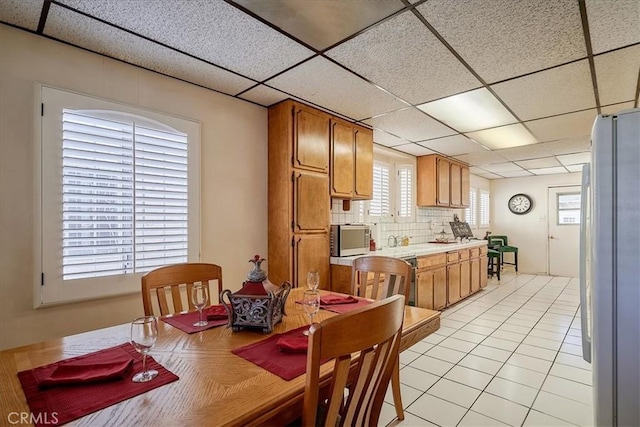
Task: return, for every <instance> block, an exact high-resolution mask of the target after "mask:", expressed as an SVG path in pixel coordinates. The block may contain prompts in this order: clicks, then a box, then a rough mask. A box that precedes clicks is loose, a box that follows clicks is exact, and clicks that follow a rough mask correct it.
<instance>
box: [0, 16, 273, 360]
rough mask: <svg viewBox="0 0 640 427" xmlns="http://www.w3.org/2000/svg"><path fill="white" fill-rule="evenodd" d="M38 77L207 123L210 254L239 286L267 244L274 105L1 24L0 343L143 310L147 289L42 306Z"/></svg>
mask: <svg viewBox="0 0 640 427" xmlns="http://www.w3.org/2000/svg"><path fill="white" fill-rule="evenodd" d="M37 82H40V83H46V84H47V85H51V86H54V87H59V88H61V89H67V90H72V91H76V92H80V93H85V94H89V95H94V96H98V97H103V98H106V99H110V100H115V101H118V102H122V103H127V104H131V105H136V106H141V107H144V108H148V109H152V110H156V111H160V112H164V113H168V114H173V115H177V116H181V117H187V118H191V119H195V120H198V121H200V122H201V132H202V137H201V140H202V154H201V156H202V159H201V160H202V164H201V169H202V184H201V185H202V202H201V206H202V212H201V221H202V226H201V230H202V231H201V233H202V243H201V248H202V256H201V259H202V260H203V261H204V262H213V263H216V264H220V265H221V266H222V268H223V274H224V285H225V288H229V289H232V290H235V289H238V288H239V287H240V285H241V283H242V281H243V280H244V279H245V278H246V274H247V272H248V271H249V267H250V266H249V263H248V260H249V259H250V258H252V257H253V255H254V254H256V253H258V254H263V255H264V254H266V253H267V216H266V213H265V212H266V208H267V110H266V109H265V108H262V107H258V106H255V105H253V104H250V103H248V102H244V101H241V100H238V99H235V98H232V97H228V96H225V95H221V94H219V93H216V92H213V91H209V90H206V89H202V88H200V87H197V86H193V85H189V84H187V83H184V82H180V81H178V80H174V79H171V78H168V77H164V76H161V75H159V74H156V73H152V72H149V71H146V70H142V69H139V68H136V67H133V66H130V65H127V64H123V63H121V62H118V61H114V60H111V59H108V58H104V57H102V56H100V55H96V54H92V53H89V52H85V51H83V50H80V49H76V48H73V47H70V46H67V45H64V44H62V43H57V42H54V41H51V40H48V39H46V38H43V37H37V36H34V35H32V34H30V33H27V32H23V31H20V30H17V29H14V28H11V27H8V26H5V25H1V24H0V203H1V204H0V349H3V348H10V347H14V346H18V345H22V344H27V343H31V342H37V341H42V340H45V339H49V338H53V337H60V336H64V335H69V334H73V333H77V332H81V331H85V330H90V329H96V328H100V327H105V326H108V325H115V324H120V323H124V322H128V321H130V320H131V319H132V318H134V317H136V316H138V315H141V314H142V301H141V298H140V295H139V294H135V295H128V296H121V297H116V298H109V299H102V300H94V301H88V302H82V303H74V304H67V305H62V306H57V307H50V308H42V309H38V310H35V309H33V278H34V276H35V273H36V271H35V269H36V268H35V266H36V264H37V252H36V249H35V244H34V232H35V230H36V228H35V227H36V225H35V223H34V221H35V219H34V218H35V200H36V194H35V183H34V180H35V176H36V169H35V168H36V165H35V162H34V150H35V149H36V147H37V141H34V128H35V126H36V122H37V115H36V111H37V108H39V107H37V104H36V101H35V99H36V98H35V93H36V83H37ZM263 213H264V214H263ZM267 268H268V263H267ZM122 338H123V341H124V340H126V339H127V338H126V337H122Z"/></svg>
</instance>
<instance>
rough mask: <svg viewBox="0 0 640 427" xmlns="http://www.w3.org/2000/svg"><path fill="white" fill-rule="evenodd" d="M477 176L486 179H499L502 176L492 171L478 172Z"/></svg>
mask: <svg viewBox="0 0 640 427" xmlns="http://www.w3.org/2000/svg"><path fill="white" fill-rule="evenodd" d="M478 176H480V177H482V178H486V179H500V178H502V177H501V176H500V175H496V174H493V173H479V174H478Z"/></svg>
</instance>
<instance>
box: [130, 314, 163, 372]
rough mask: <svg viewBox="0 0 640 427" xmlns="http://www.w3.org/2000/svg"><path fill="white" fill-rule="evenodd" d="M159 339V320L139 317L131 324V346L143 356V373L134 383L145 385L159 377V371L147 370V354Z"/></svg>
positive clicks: (151, 317)
mask: <svg viewBox="0 0 640 427" xmlns="http://www.w3.org/2000/svg"><path fill="white" fill-rule="evenodd" d="M157 339H158V318H157V317H155V316H145V317H138V318H137V319H134V320H133V321H132V322H131V344H132V345H133V347H134V348H135V349H136V350H137V351H138V353H141V354H142V372H138V373H137V374H135V375H134V376H133V378H132V381H133V382H136V383H144V382H147V381H151V380H152V379H154V378H155V377H157V376H158V371H156V370H154V369H152V370H147V353H149V350H151V347H153V346H154V345H156V340H157Z"/></svg>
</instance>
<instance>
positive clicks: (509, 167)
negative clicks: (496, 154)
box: [482, 162, 522, 175]
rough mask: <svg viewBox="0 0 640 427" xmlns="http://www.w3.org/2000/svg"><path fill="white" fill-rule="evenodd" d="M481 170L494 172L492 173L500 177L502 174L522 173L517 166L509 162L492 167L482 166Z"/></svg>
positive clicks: (495, 164)
mask: <svg viewBox="0 0 640 427" xmlns="http://www.w3.org/2000/svg"><path fill="white" fill-rule="evenodd" d="M482 169H484V170H486V171H489V172H494V173H499V174H500V175H502V172H518V171H522V168H521V167H520V166H518V165H516V164H515V163H511V162H507V163H494V164H492V165H484V166H482Z"/></svg>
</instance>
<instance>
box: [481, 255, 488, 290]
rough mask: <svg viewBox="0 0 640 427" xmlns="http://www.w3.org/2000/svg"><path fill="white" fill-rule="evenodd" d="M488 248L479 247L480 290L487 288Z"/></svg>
mask: <svg viewBox="0 0 640 427" xmlns="http://www.w3.org/2000/svg"><path fill="white" fill-rule="evenodd" d="M488 251H489V248H487V247H486V246H480V289H484V288H486V287H487V276H488V266H487V261H488V257H487V253H488Z"/></svg>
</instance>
